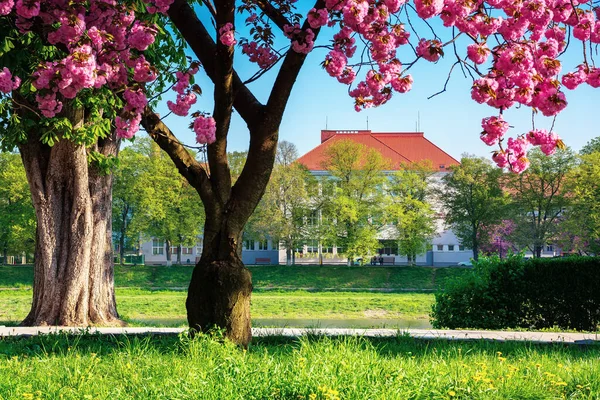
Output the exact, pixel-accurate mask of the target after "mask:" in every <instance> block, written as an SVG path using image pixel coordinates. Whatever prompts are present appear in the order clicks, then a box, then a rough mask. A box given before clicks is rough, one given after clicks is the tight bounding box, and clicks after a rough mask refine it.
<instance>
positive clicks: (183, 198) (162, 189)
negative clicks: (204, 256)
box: [132, 139, 204, 265]
mask: <svg viewBox="0 0 600 400" xmlns="http://www.w3.org/2000/svg"><path fill="white" fill-rule="evenodd" d="M138 151H140V152H144V153H146V154H143V153H142V155H143V156H144V158H145V160H146V161H145V162H144V163H143V171H142V172H141V174H140V178H139V180H138V184H137V187H138V194H139V195H140V199H139V208H140V209H139V211H138V212H137V213H136V219H135V220H134V222H133V223H132V225H133V227H134V228H133V229H134V231H136V232H141V233H142V234H143V236H144V237H146V238H150V237H155V238H159V239H164V241H165V245H166V256H167V265H171V264H172V263H173V251H172V248H173V247H175V248H176V257H177V259H176V262H177V263H181V248H182V246H186V247H188V246H193V245H195V244H196V243H197V241H198V236H199V235H200V234H201V230H202V227H203V224H204V210H203V208H202V205H201V203H199V202H198V201H197V196H198V195H197V193H196V192H195V190H194V189H193V188H192V187H191V186H190V184H189V183H188V182H187V180H185V179H184V178H183V177H182V176H181V175H180V174H179V172H178V171H177V168H175V166H174V165H173V163H172V162H171V160H169V158H168V156H167V154H166V153H165V152H164V151H162V150H161V149H160V148H159V147H158V145H157V144H156V143H154V142H152V141H150V140H147V139H146V140H143V141H142V143H141V145H140V146H139V147H138ZM191 156H192V157H195V154H193V153H192V154H191Z"/></svg>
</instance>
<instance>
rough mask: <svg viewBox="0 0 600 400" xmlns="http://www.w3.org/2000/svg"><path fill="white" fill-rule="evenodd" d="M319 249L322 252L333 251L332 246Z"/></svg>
mask: <svg viewBox="0 0 600 400" xmlns="http://www.w3.org/2000/svg"><path fill="white" fill-rule="evenodd" d="M321 251H322V252H323V253H333V247H322V248H321Z"/></svg>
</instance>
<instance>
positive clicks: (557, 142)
mask: <svg viewBox="0 0 600 400" xmlns="http://www.w3.org/2000/svg"><path fill="white" fill-rule="evenodd" d="M492 118H494V117H492ZM482 136H483V135H482ZM531 146H539V147H540V150H541V151H542V152H544V154H546V155H551V154H554V153H555V152H556V149H557V148H563V147H564V144H563V142H562V140H561V139H560V137H559V136H558V135H557V134H556V133H555V132H548V131H546V130H545V129H534V130H532V131H529V132H528V133H527V134H525V135H522V136H519V137H517V138H512V137H511V138H508V141H507V143H506V148H504V149H500V150H499V151H495V152H494V154H493V155H492V159H493V160H494V162H495V163H496V164H497V165H498V167H500V168H505V167H506V168H509V169H510V170H511V171H513V172H516V173H521V172H523V171H525V170H526V169H527V168H528V167H529V160H528V159H527V151H528V150H529V148H530V147H531Z"/></svg>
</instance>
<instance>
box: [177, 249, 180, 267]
mask: <svg viewBox="0 0 600 400" xmlns="http://www.w3.org/2000/svg"><path fill="white" fill-rule="evenodd" d="M177 264H178V265H181V244H180V245H178V246H177Z"/></svg>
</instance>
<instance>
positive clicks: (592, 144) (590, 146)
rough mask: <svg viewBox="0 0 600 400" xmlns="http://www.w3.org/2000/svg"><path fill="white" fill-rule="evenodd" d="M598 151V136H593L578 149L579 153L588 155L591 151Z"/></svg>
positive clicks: (599, 142) (599, 149)
mask: <svg viewBox="0 0 600 400" xmlns="http://www.w3.org/2000/svg"><path fill="white" fill-rule="evenodd" d="M597 152H600V137H596V138H593V139H592V140H590V141H589V142H587V143H586V144H585V146H583V147H582V148H581V150H580V151H579V154H581V155H590V154H592V153H597Z"/></svg>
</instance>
